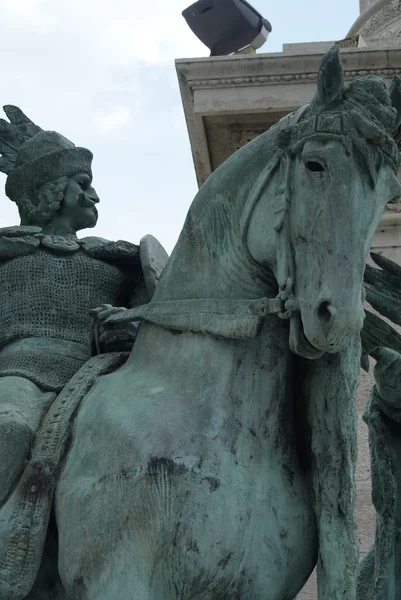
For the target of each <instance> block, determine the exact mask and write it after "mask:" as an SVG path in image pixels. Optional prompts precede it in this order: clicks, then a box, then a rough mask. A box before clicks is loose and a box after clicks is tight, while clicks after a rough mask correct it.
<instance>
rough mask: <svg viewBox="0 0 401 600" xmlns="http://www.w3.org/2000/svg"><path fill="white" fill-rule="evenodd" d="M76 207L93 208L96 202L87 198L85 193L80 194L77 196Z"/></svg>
mask: <svg viewBox="0 0 401 600" xmlns="http://www.w3.org/2000/svg"><path fill="white" fill-rule="evenodd" d="M77 203H78V206H81V207H82V208H94V207H95V204H96V200H93V199H92V198H90V197H89V196H87V195H86V194H85V192H81V193H80V194H79V196H78V200H77Z"/></svg>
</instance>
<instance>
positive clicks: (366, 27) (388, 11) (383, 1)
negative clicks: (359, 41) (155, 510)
mask: <svg viewBox="0 0 401 600" xmlns="http://www.w3.org/2000/svg"><path fill="white" fill-rule="evenodd" d="M400 31H401V1H400V0H380V1H379V2H376V3H375V4H373V6H371V7H370V8H369V9H368V10H366V11H365V12H364V13H362V15H361V16H360V17H359V18H358V19H357V21H356V22H355V23H354V25H353V27H352V28H351V30H350V32H349V33H348V36H349V37H352V36H355V35H356V34H360V35H362V36H363V38H364V39H365V40H366V41H368V42H370V43H372V42H379V41H383V40H390V39H394V38H395V39H397V38H399V34H400Z"/></svg>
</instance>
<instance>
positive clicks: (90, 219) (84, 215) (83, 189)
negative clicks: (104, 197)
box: [61, 173, 99, 231]
mask: <svg viewBox="0 0 401 600" xmlns="http://www.w3.org/2000/svg"><path fill="white" fill-rule="evenodd" d="M98 202H99V197H98V195H97V193H96V192H95V190H94V188H93V187H92V179H91V177H90V176H89V175H88V174H87V173H77V174H76V175H72V176H71V177H70V178H69V180H68V183H67V186H66V189H65V192H64V200H63V202H62V205H61V210H62V212H63V215H64V216H65V217H67V218H68V219H69V220H70V222H71V225H72V227H73V229H74V230H75V231H79V230H81V229H86V228H88V227H94V226H95V225H96V223H97V218H98V212H97V209H96V204H97V203H98Z"/></svg>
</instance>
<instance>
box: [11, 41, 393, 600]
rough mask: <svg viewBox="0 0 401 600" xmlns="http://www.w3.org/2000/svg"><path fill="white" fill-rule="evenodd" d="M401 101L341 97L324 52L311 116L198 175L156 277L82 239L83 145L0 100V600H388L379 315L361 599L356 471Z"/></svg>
mask: <svg viewBox="0 0 401 600" xmlns="http://www.w3.org/2000/svg"><path fill="white" fill-rule="evenodd" d="M400 98H401V95H400V80H399V79H396V80H395V81H394V84H393V86H392V88H391V90H390V91H389V90H388V89H387V88H386V86H385V84H384V82H383V81H382V80H381V79H378V78H374V77H365V78H361V79H357V80H355V81H353V82H351V83H345V82H344V74H343V69H342V66H341V63H340V59H339V52H338V49H337V48H333V49H332V50H331V51H330V52H329V53H328V54H327V55H326V57H325V58H324V60H323V63H322V66H321V68H320V71H319V75H318V88H317V92H316V95H315V98H314V99H313V101H312V102H311V104H310V105H308V106H307V107H304V108H303V109H302V110H300V111H298V112H297V113H295V114H292V115H289V116H287V117H285V118H284V119H283V120H282V121H280V123H278V124H277V125H276V126H275V127H273V128H272V129H271V130H270V131H269V132H267V133H265V134H264V135H262V136H260V137H259V138H257V139H256V140H254V141H253V142H251V143H250V144H249V145H248V146H246V147H244V148H243V149H241V150H240V151H238V152H237V153H236V154H235V155H233V156H232V157H231V158H230V159H229V160H228V161H227V162H226V163H225V164H223V165H222V166H221V167H220V168H219V169H218V170H217V171H216V172H215V173H214V174H213V175H212V176H211V177H210V178H209V180H208V181H207V182H206V183H205V185H204V186H203V187H202V189H201V190H200V191H199V193H198V195H197V196H196V198H195V200H194V202H193V204H192V205H191V208H190V210H189V213H188V216H187V219H186V222H185V224H184V227H183V230H182V233H181V235H180V238H179V240H178V242H177V245H176V247H175V249H174V251H173V254H172V256H171V257H170V259H169V260H168V262H167V256H166V254H165V252H164V251H163V249H162V248H161V247H160V245H158V243H157V242H156V240H154V239H153V238H151V237H147V238H146V239H145V240H144V241H143V242H141V244H140V246H135V245H133V244H130V243H128V242H115V243H114V242H109V241H107V240H103V239H99V238H84V239H82V240H80V239H78V238H77V236H76V233H77V231H79V230H80V229H83V228H86V227H92V226H94V225H95V224H96V220H97V210H96V206H97V204H98V197H97V195H96V192H95V190H94V189H93V187H92V173H91V160H92V155H91V153H90V152H89V151H88V150H85V149H82V148H76V147H75V146H74V145H73V144H72V143H71V142H69V141H68V140H66V139H65V138H64V137H62V136H60V135H59V134H57V133H55V132H46V131H42V130H41V129H40V128H39V127H37V126H36V125H35V124H33V123H32V122H31V121H30V120H29V119H28V118H27V117H26V116H25V115H24V114H23V113H22V112H21V111H20V110H19V109H17V108H16V107H6V108H5V110H6V114H7V116H8V118H9V122H6V121H0V152H1V154H2V159H1V161H0V169H1V170H3V171H4V172H5V173H6V174H7V175H8V177H7V184H6V191H7V194H8V196H9V197H10V199H11V200H13V201H14V202H16V203H17V205H18V208H19V211H20V215H21V225H20V226H17V227H14V228H7V229H6V230H3V231H1V230H0V276H1V278H2V281H3V282H4V285H3V290H4V291H0V295H1V301H2V306H3V308H4V307H5V308H4V310H2V317H1V318H0V454H1V461H0V505H1V506H0V597H1V599H2V600H22V599H23V598H28V599H30V600H45V598H46V599H49V598H52V599H53V600H66V599H67V598H74V599H76V600H128V598H135V599H137V600H223V599H230V600H245V599H246V600H266V599H269V600H289V599H291V598H294V597H295V596H296V595H297V594H298V592H299V591H300V590H301V589H302V587H303V585H304V584H305V582H306V580H307V579H308V577H309V575H310V573H311V572H312V570H313V568H314V567H315V565H316V564H317V567H318V588H319V600H340V599H341V600H356V598H358V600H366V599H367V598H369V599H372V600H373V599H375V600H389V599H390V598H391V600H392V599H393V598H394V599H395V598H397V597H398V596H397V593H398V592H397V590H398V587H397V586H398V575H397V573H398V571H397V568H396V566H395V565H398V564H399V561H398V562H397V557H398V554H397V552H398V545H397V544H398V540H397V539H396V527H397V523H398V522H397V518H398V517H397V512H396V509H395V508H394V507H396V505H397V502H396V499H397V494H398V488H397V485H398V482H399V481H401V480H400V479H399V477H398V475H397V472H396V469H397V468H398V465H396V464H395V463H396V456H397V447H396V444H397V443H398V442H397V440H398V439H400V438H399V436H398V437H397V431H396V427H398V426H399V425H398V423H399V420H397V419H398V409H399V407H398V404H399V391H398V390H399V389H400V388H399V373H400V369H399V360H400V359H399V355H398V354H396V353H395V351H394V350H392V351H389V350H383V349H382V346H383V345H384V346H385V345H390V346H391V345H392V344H393V348H396V350H398V346H396V344H397V343H398V339H399V338H398V337H397V335H396V334H395V333H394V332H390V330H389V329H383V326H382V325H381V323H380V322H379V321H378V320H375V319H374V318H372V317H370V316H369V317H368V319H367V327H366V329H365V331H364V334H363V336H362V341H363V347H364V353H365V354H367V353H371V354H372V355H374V356H376V358H378V366H377V367H376V379H377V389H376V391H375V392H374V396H373V399H372V403H371V405H370V409H369V411H368V415H367V419H368V420H369V425H370V428H371V436H372V463H373V464H372V466H373V486H374V501H375V506H376V509H377V512H378V515H379V529H378V536H377V540H376V545H375V548H374V549H373V551H372V553H371V554H370V556H369V557H368V558H367V559H366V560H365V561H364V563H362V566H361V568H360V569H359V583H358V586H359V587H358V589H357V580H358V565H359V557H358V544H357V535H356V525H355V515H354V509H355V483H354V469H355V461H356V443H357V441H356V439H357V438H356V424H357V420H356V402H355V398H356V391H357V387H358V383H359V365H360V356H361V349H360V331H361V329H362V326H363V319H364V311H363V305H362V301H363V293H362V288H363V277H364V271H365V263H366V258H367V254H368V252H369V248H370V245H371V241H372V238H373V236H374V233H375V230H376V228H377V226H378V224H379V222H380V220H381V217H382V214H383V212H384V210H385V207H386V205H387V204H388V203H389V202H392V201H394V200H395V199H398V198H399V196H400V194H401V188H400V184H399V182H398V180H397V177H396V173H397V169H398V166H399V162H400V157H399V152H398V149H397V147H396V145H395V143H394V141H393V139H392V132H393V131H394V130H395V129H396V128H397V127H398V126H399V123H400V114H401V101H400ZM166 262H167V264H166V266H165V263H166ZM383 264H384V263H382V264H381V266H383ZM384 267H385V269H384V271H383V272H379V274H378V272H377V271H374V270H368V271H367V275H366V277H367V285H368V299H369V301H371V303H372V305H373V306H375V302H376V307H377V308H379V310H380V309H381V304H380V300H377V298H376V296H375V294H376V295H377V297H380V298H382V297H383V294H384V295H385V296H386V294H387V295H388V297H389V298H390V297H391V301H390V300H389V302H386V306H390V305H391V306H392V307H394V306H395V304H394V302H396V301H398V300H396V297H398V296H397V294H396V292H395V291H394V290H395V289H397V291H398V288H397V285H398V284H397V277H398V276H399V273H398V271H397V268H396V266H394V265H390V264H389V263H386V264H384ZM161 273H162V276H161V278H160V275H161ZM383 273H384V274H383ZM159 278H160V281H159ZM369 278H370V279H369ZM390 284H391V285H390ZM149 301H150V302H149ZM147 303H148V304H147ZM379 304H380V306H379ZM139 305H140V306H139ZM145 305H146V306H145ZM91 309H95V310H92V312H90V311H91ZM382 312H384V311H382ZM394 313H397V311H396V310H394ZM384 314H385V313H384ZM392 314H393V313H392ZM397 314H398V313H397ZM92 319H94V323H95V327H92ZM138 321H142V325H141V327H140V328H139V331H138V332H137V326H136V325H135V323H136V322H138ZM383 336H384V337H385V336H387V337H385V339H386V340H388V344H382V343H381V341H382V340H383ZM388 336H390V337H388ZM134 340H135V343H133V342H134ZM378 340H379V341H380V343H379V342H378ZM389 340H390V341H389ZM394 340H396V341H394ZM394 344H395V346H394ZM380 436H382V437H380ZM383 436H384V437H385V438H386V444H383V443H382V441H381V440H383V439H384V438H383ZM383 449H384V450H383ZM382 451H385V454H382ZM386 453H387V454H386ZM386 461H387V462H386ZM389 461H390V462H391V461H393V462H391V464H392V465H394V470H393V471H391V477H390V479H389V481H390V483H391V486H392V487H391V486H390V487H389V488H388V490H390V491H388V490H387V488H386V487H383V481H384V479H383V473H385V471H384V469H385V467H384V466H383V465H384V464H386V465H388V464H389ZM386 473H387V472H386ZM391 478H392V479H391ZM380 486H382V487H380ZM52 508H54V512H53V513H52ZM373 563H375V564H373ZM374 566H375V567H376V568H373V567H374Z"/></svg>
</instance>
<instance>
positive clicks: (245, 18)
mask: <svg viewBox="0 0 401 600" xmlns="http://www.w3.org/2000/svg"><path fill="white" fill-rule="evenodd" d="M182 16H183V17H184V19H185V20H186V22H187V23H188V25H189V27H190V28H191V29H192V31H193V32H194V34H195V35H196V36H197V37H198V38H199V39H200V41H201V42H203V44H205V46H207V47H208V48H209V50H210V55H211V56H218V55H220V56H221V55H223V56H224V55H228V54H233V53H234V52H238V51H239V50H243V49H244V48H249V47H251V48H254V49H255V50H256V49H257V48H260V47H261V46H263V44H264V43H265V42H266V40H267V38H268V35H269V33H270V32H271V30H272V27H271V25H270V23H269V21H268V20H267V19H264V18H263V17H262V15H261V14H260V13H258V11H257V10H255V9H254V8H253V7H252V6H251V5H250V4H249V3H248V2H246V0H198V2H195V4H192V5H191V6H189V7H188V8H186V9H185V10H184V11H183V13H182Z"/></svg>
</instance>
